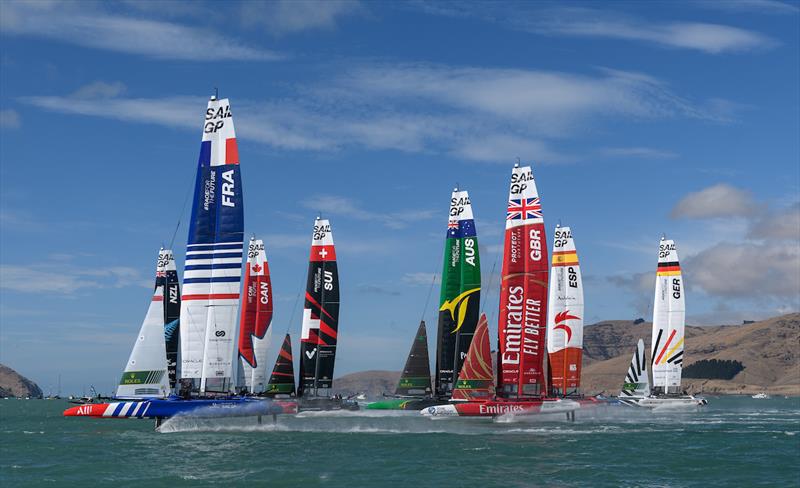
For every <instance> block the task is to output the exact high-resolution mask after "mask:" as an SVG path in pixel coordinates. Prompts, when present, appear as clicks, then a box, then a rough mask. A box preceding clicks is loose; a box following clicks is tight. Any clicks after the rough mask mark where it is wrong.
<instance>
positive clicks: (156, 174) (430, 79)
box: [0, 0, 800, 393]
mask: <svg viewBox="0 0 800 488" xmlns="http://www.w3.org/2000/svg"><path fill="white" fill-rule="evenodd" d="M798 26H800V2H797V1H772V0H739V1H737V0H731V1H727V2H721V1H696V2H689V1H671V2H647V3H644V2H642V3H636V2H604V3H600V2H553V3H550V2H505V3H500V2H478V1H475V2H458V1H454V2H447V3H442V2H425V1H408V2H359V1H327V2H316V1H307V2H306V1H273V2H258V1H248V2H245V3H235V2H229V3H226V4H225V5H224V7H223V6H222V5H221V4H219V3H215V2H208V3H206V2H178V1H174V2H163V1H158V0H155V1H148V2H134V1H122V2H96V3H95V2H89V1H84V2H80V3H70V2H50V1H38V2H25V3H21V2H14V1H5V2H2V3H0V225H1V227H0V362H2V363H4V364H7V365H9V366H11V367H12V368H15V369H17V370H18V371H20V372H21V373H22V374H25V375H27V376H29V377H31V378H32V379H34V380H35V381H37V382H38V383H39V384H40V386H42V387H43V388H44V389H45V392H48V391H49V389H51V388H54V387H55V384H56V382H57V380H58V376H59V375H61V377H62V385H63V391H64V392H65V393H72V392H80V391H81V390H82V389H85V388H86V387H87V386H88V385H90V384H93V385H95V386H96V387H97V388H98V389H99V390H101V391H105V392H109V391H110V389H111V386H112V385H113V384H115V383H116V382H117V379H118V377H119V374H120V372H121V370H122V368H123V366H124V364H125V362H126V360H127V357H128V354H129V352H130V348H131V346H132V344H133V341H134V339H135V337H136V333H137V330H138V328H139V326H140V325H141V320H142V319H143V317H144V313H145V311H146V309H147V306H148V302H149V297H150V294H151V292H152V284H153V276H154V267H155V258H156V254H157V251H158V249H159V247H160V246H161V245H162V244H164V245H168V246H169V245H172V246H173V248H174V250H175V254H176V258H177V259H178V264H179V266H182V262H183V254H184V252H185V245H186V235H187V227H186V221H187V219H188V217H189V213H190V205H187V204H186V200H187V196H188V192H189V191H190V189H191V188H192V185H193V183H194V178H195V170H196V165H197V157H198V152H199V142H200V138H201V127H202V122H203V115H204V112H205V107H206V101H207V99H208V97H209V96H210V95H212V94H213V93H214V89H215V88H218V89H219V94H220V96H221V97H227V98H230V101H231V107H232V111H233V113H234V120H235V125H236V129H237V136H238V142H239V155H240V160H241V168H242V175H243V181H244V183H243V184H244V201H245V232H246V234H247V235H250V234H255V235H257V236H258V237H261V238H263V239H264V241H265V247H266V251H267V256H268V259H269V262H270V267H271V271H272V283H273V291H274V294H275V304H276V305H275V318H274V320H273V323H272V327H273V328H274V331H275V335H274V337H280V336H281V335H282V334H283V333H284V331H286V330H289V331H290V332H292V333H293V337H294V339H295V341H297V337H298V335H299V331H300V312H299V311H298V310H297V307H296V306H295V302H296V298H297V296H298V293H300V292H302V291H303V290H304V286H305V279H306V277H305V274H306V271H307V259H308V247H309V245H310V240H311V229H312V225H313V221H314V217H315V216H316V215H317V213H318V212H322V213H323V215H324V217H326V218H329V219H330V220H331V224H332V228H333V234H334V240H335V242H336V245H337V255H338V262H339V272H340V279H341V294H342V306H341V316H340V330H339V333H340V335H339V346H338V347H339V352H338V356H337V366H336V374H337V376H338V375H341V374H346V373H350V372H354V371H361V370H365V369H388V370H399V369H400V368H401V367H402V364H403V361H404V358H405V355H406V354H407V352H408V349H409V347H410V344H411V341H412V338H413V335H414V333H415V331H416V327H417V324H418V321H419V320H420V318H421V317H422V318H424V319H425V320H426V321H427V323H428V326H429V334H430V338H429V339H430V344H431V348H433V347H434V345H435V340H434V333H433V331H435V328H436V325H435V324H436V308H437V307H436V302H437V300H438V286H436V287H435V288H436V289H434V291H433V296H432V298H431V300H430V301H431V304H429V305H428V306H427V308H426V306H425V304H426V301H427V299H428V297H429V292H430V290H431V281H432V280H434V279H435V275H437V274H438V273H440V270H441V267H442V262H441V260H442V250H443V246H444V237H445V233H446V224H447V209H448V203H449V199H450V192H451V191H452V189H453V187H455V186H459V187H460V188H462V189H465V190H468V191H469V192H470V196H471V199H472V204H473V211H474V213H475V217H476V227H477V232H478V239H479V242H480V252H481V261H482V267H483V293H484V296H485V305H484V309H485V310H486V312H487V314H488V316H489V319H490V324H491V325H490V327H491V328H492V330H493V331H494V330H496V321H497V306H498V305H497V302H498V276H497V275H498V272H499V269H500V267H501V263H500V262H499V261H498V256H499V251H500V250H501V249H502V243H503V226H504V215H505V205H506V203H507V195H508V182H509V178H510V173H511V168H512V166H513V163H514V161H515V160H516V158H520V160H521V161H522V162H523V163H524V164H531V165H532V166H533V170H534V175H535V177H536V180H537V185H538V188H539V193H540V196H541V198H542V206H543V211H544V215H545V225H546V226H547V229H548V233H549V234H548V239H551V238H552V229H553V227H554V226H555V225H556V223H558V222H559V221H560V222H561V223H562V224H563V225H569V226H571V228H572V231H573V235H574V236H575V241H576V246H577V248H578V253H579V255H580V259H581V266H582V272H583V275H584V287H585V294H586V297H585V302H586V317H585V319H586V322H587V323H594V322H598V321H602V320H611V319H632V318H637V317H645V318H649V314H651V313H652V312H651V307H652V305H651V302H652V297H653V285H654V279H655V278H654V271H655V264H656V260H657V247H658V241H659V238H660V237H661V235H662V234H666V235H667V236H668V237H669V238H671V239H674V240H675V241H676V244H677V246H678V252H679V254H680V256H681V261H682V268H683V270H684V277H685V281H686V284H687V287H688V293H687V298H686V304H687V323H688V324H690V325H713V324H737V323H741V321H742V320H744V319H747V320H755V319H762V318H767V317H771V316H775V315H779V314H783V313H789V312H792V311H797V310H798V309H800V248H799V246H800V244H798V243H799V242H800V135H799V134H800V88H799V87H800V61H799V60H800V27H798ZM176 229H177V230H176ZM551 244H552V242H551ZM493 269H494V270H495V271H494V272H492V270H493ZM493 334H494V332H493ZM279 342H280V341H279V340H273V349H276V348H277V346H278V343H279ZM632 347H633V345H632ZM295 348H297V343H296V342H295ZM272 357H274V356H271V358H270V362H272V360H273V359H272Z"/></svg>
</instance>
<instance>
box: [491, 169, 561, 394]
mask: <svg viewBox="0 0 800 488" xmlns="http://www.w3.org/2000/svg"><path fill="white" fill-rule="evenodd" d="M546 242H547V240H546V239H545V231H544V218H543V215H542V205H541V202H540V200H539V193H538V191H537V190H536V182H535V181H534V179H533V172H532V171H531V167H530V166H524V167H520V166H519V165H515V166H514V169H513V170H512V172H511V184H510V187H509V194H508V207H507V211H506V231H505V246H504V250H503V269H502V275H501V287H500V316H499V321H498V322H499V323H498V337H499V344H498V354H497V369H498V372H499V373H498V387H497V394H498V395H499V396H502V397H506V398H520V397H531V396H542V395H545V393H546V391H545V388H544V385H545V378H544V356H545V354H544V353H545V340H544V338H545V329H546V326H547V276H548V268H549V266H548V264H549V263H548V262H547V245H546Z"/></svg>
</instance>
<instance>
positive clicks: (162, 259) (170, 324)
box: [156, 248, 181, 389]
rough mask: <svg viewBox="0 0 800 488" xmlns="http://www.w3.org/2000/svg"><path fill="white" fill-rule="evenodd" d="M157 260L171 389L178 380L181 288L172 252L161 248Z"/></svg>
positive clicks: (157, 279)
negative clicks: (162, 296) (162, 295)
mask: <svg viewBox="0 0 800 488" xmlns="http://www.w3.org/2000/svg"><path fill="white" fill-rule="evenodd" d="M158 260H159V263H160V264H162V267H163V271H162V272H161V273H160V274H157V275H156V286H158V283H159V282H161V284H162V286H163V290H164V338H165V341H166V345H167V371H168V372H169V387H170V389H173V388H175V383H176V382H177V378H178V371H177V370H178V337H179V334H178V324H179V323H180V316H181V286H180V283H179V281H178V270H177V268H176V266H175V256H174V255H173V253H172V250H171V249H164V248H162V249H161V251H160V252H159V256H158Z"/></svg>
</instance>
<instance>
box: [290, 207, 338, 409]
mask: <svg viewBox="0 0 800 488" xmlns="http://www.w3.org/2000/svg"><path fill="white" fill-rule="evenodd" d="M338 331H339V270H338V268H337V265H336V248H335V247H334V245H333V233H332V232H331V224H330V222H329V221H328V220H327V219H322V218H320V217H317V219H316V220H315V221H314V232H313V237H312V240H311V255H310V257H309V264H308V280H307V282H306V295H305V301H304V305H303V329H302V334H301V336H300V382H299V385H298V395H299V396H324V395H323V393H325V392H320V390H328V389H330V388H331V387H332V386H333V367H334V362H335V360H336V342H337V336H338Z"/></svg>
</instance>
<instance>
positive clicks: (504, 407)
mask: <svg viewBox="0 0 800 488" xmlns="http://www.w3.org/2000/svg"><path fill="white" fill-rule="evenodd" d="M580 408H581V404H580V403H579V402H578V401H576V400H572V399H567V398H543V399H530V400H503V399H496V400H488V401H485V402H463V403H455V402H454V403H450V404H447V405H438V406H435V407H428V408H425V409H422V410H420V413H421V414H422V415H425V416H430V417H497V416H500V415H508V414H510V415H538V414H545V413H563V412H572V411H575V410H578V409H580Z"/></svg>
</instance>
